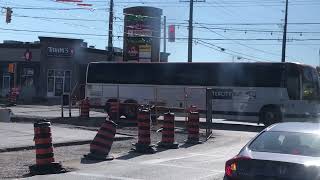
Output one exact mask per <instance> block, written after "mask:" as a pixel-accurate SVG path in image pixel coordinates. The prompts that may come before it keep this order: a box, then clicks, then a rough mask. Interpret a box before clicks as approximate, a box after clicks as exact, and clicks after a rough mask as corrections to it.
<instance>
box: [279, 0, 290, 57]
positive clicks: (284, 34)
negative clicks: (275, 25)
mask: <svg viewBox="0 0 320 180" xmlns="http://www.w3.org/2000/svg"><path fill="white" fill-rule="evenodd" d="M288 3H289V2H288V0H286V12H285V17H284V30H283V39H282V58H281V62H286V47H287V26H288Z"/></svg>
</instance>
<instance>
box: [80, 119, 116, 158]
mask: <svg viewBox="0 0 320 180" xmlns="http://www.w3.org/2000/svg"><path fill="white" fill-rule="evenodd" d="M116 127H117V124H115V123H114V122H113V121H110V120H106V121H105V122H104V123H103V124H102V126H101V127H100V129H99V131H98V133H97V135H96V136H95V137H94V139H93V141H92V142H91V144H90V153H89V154H88V155H85V156H84V157H85V158H88V159H92V160H102V161H107V160H113V159H114V158H113V157H112V156H110V155H109V152H110V150H111V146H112V144H113V140H114V137H115V134H116Z"/></svg>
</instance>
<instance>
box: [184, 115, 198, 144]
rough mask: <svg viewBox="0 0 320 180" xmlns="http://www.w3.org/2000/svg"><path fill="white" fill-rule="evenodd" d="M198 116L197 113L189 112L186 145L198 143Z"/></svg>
mask: <svg viewBox="0 0 320 180" xmlns="http://www.w3.org/2000/svg"><path fill="white" fill-rule="evenodd" d="M199 124H200V115H199V112H190V113H189V114H188V122H187V131H188V139H187V140H186V143H188V144H198V143H201V142H200V141H199V130H200V125H199Z"/></svg>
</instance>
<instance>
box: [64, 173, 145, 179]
mask: <svg viewBox="0 0 320 180" xmlns="http://www.w3.org/2000/svg"><path fill="white" fill-rule="evenodd" d="M69 174H74V175H79V176H87V177H95V178H104V179H114V180H142V179H135V178H128V177H119V176H106V175H103V174H90V173H80V172H71V173H69Z"/></svg>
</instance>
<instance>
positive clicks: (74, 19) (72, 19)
mask: <svg viewBox="0 0 320 180" xmlns="http://www.w3.org/2000/svg"><path fill="white" fill-rule="evenodd" d="M13 16H15V17H21V18H33V19H52V20H66V21H86V22H106V20H98V19H80V18H79V19H77V18H58V17H44V16H25V15H17V14H13Z"/></svg>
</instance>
